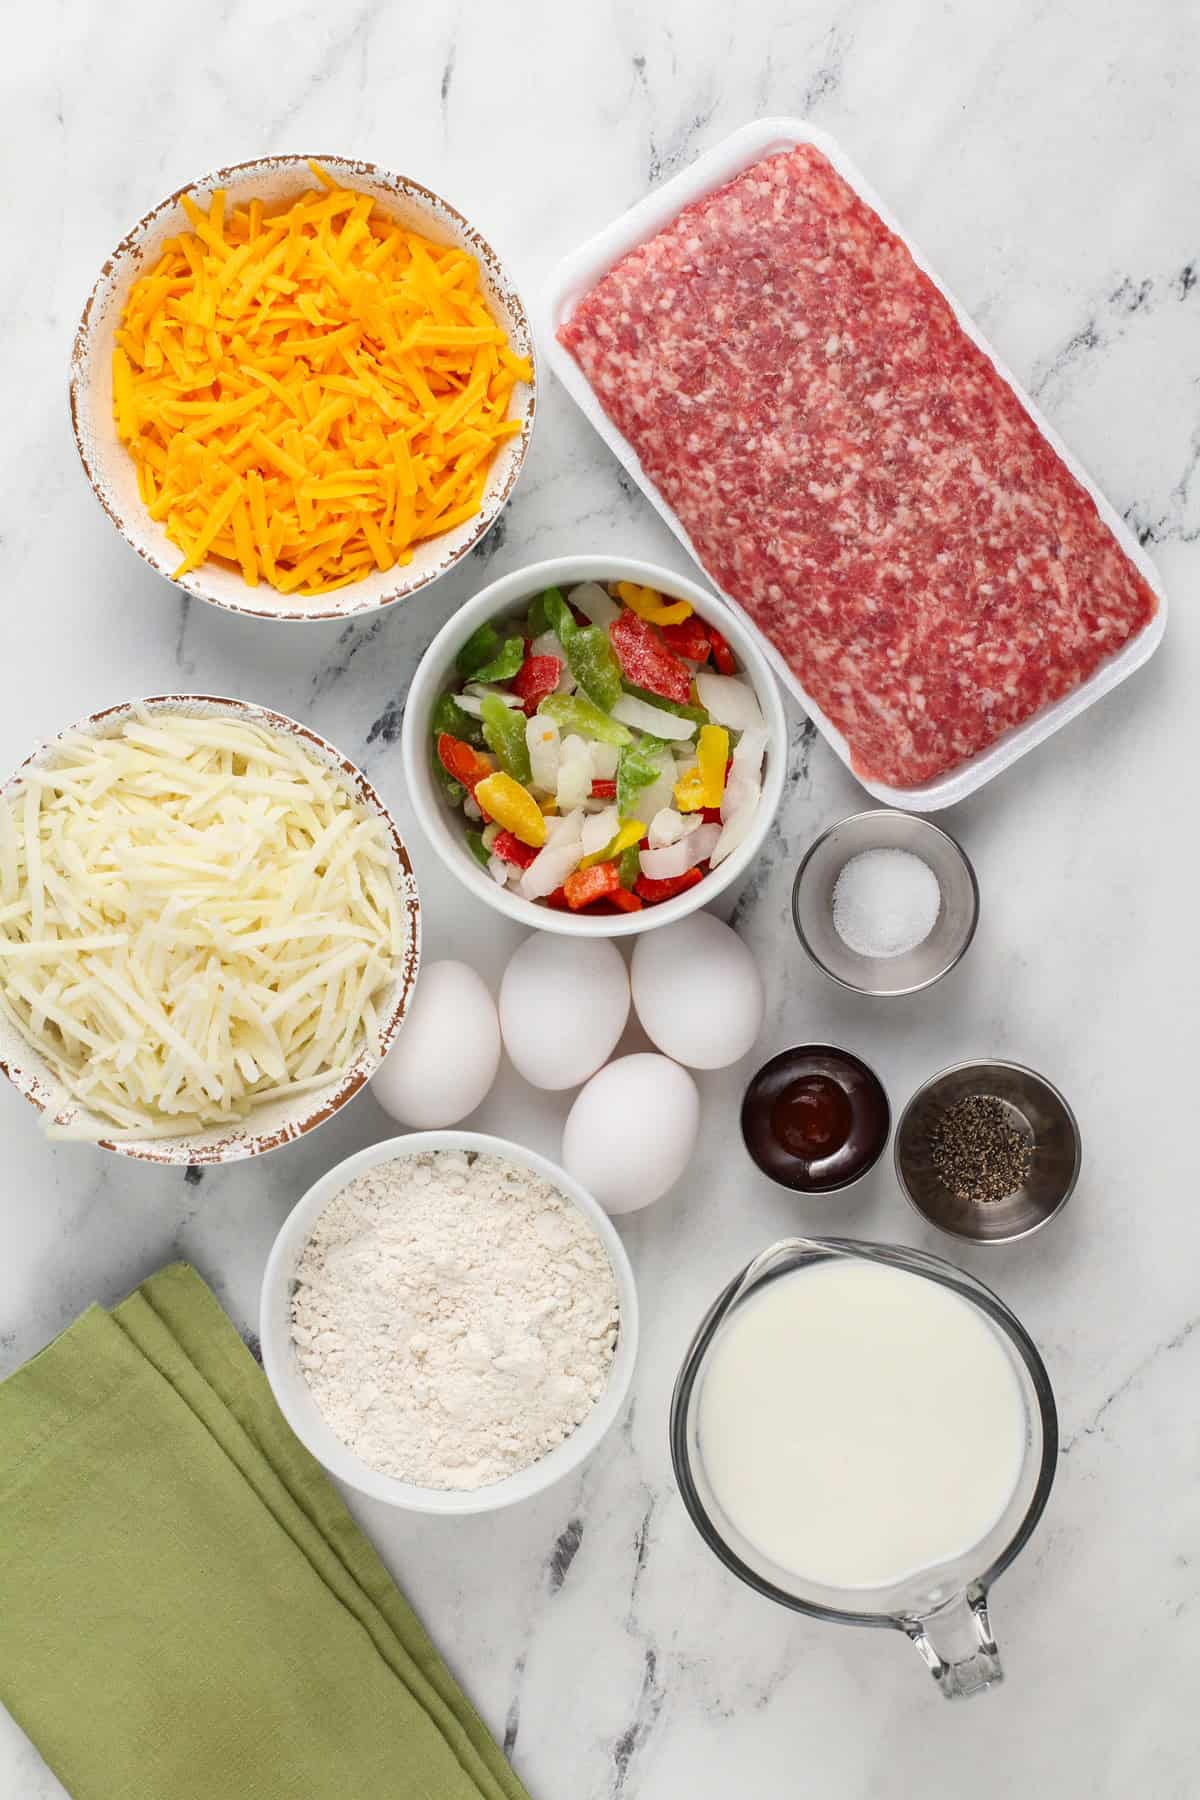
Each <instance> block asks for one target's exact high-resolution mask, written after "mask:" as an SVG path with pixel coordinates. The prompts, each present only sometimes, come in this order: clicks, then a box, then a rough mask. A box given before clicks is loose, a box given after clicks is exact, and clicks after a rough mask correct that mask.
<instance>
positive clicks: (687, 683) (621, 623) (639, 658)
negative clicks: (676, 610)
mask: <svg viewBox="0 0 1200 1800" xmlns="http://www.w3.org/2000/svg"><path fill="white" fill-rule="evenodd" d="M608 635H609V637H610V638H611V639H612V647H613V649H614V650H615V651H616V653H617V661H618V662H619V663H620V665H621V673H622V674H623V675H624V676H625V677H626V678H627V680H629V681H632V682H633V684H634V686H635V687H641V688H645V689H646V690H647V692H649V693H651V694H661V695H662V697H663V699H664V700H675V701H677V702H679V703H680V704H682V705H686V704H687V700H688V696H689V695H690V694H691V691H692V672H691V670H690V669H689V668H688V666H687V664H686V663H684V662H680V660H679V658H678V657H677V656H676V655H675V652H674V651H673V650H668V649H667V646H666V645H665V644H664V643H663V641H662V639H661V637H659V635H658V633H657V632H656V631H655V629H654V627H653V625H650V624H648V623H647V622H646V620H645V619H640V618H639V617H638V615H637V613H635V612H631V611H630V610H629V608H628V607H625V608H624V609H623V610H622V611H621V612H620V613H618V615H617V617H616V618H615V619H614V620H613V622H612V624H611V625H610V626H609V628H608Z"/></svg>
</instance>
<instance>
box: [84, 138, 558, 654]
mask: <svg viewBox="0 0 1200 1800" xmlns="http://www.w3.org/2000/svg"><path fill="white" fill-rule="evenodd" d="M308 160H309V159H308V158H307V157H304V156H261V157H257V158H256V159H255V160H254V161H253V162H244V163H234V164H233V165H232V166H231V167H229V168H227V169H215V170H213V172H212V173H211V174H208V175H201V176H200V177H199V179H198V180H196V181H190V182H189V183H188V184H187V186H186V187H182V188H180V189H178V191H177V192H176V193H174V194H171V195H169V196H168V198H167V199H166V200H163V201H161V202H160V203H159V205H158V206H156V207H155V208H154V209H153V211H151V212H148V213H147V214H146V215H145V217H144V218H142V219H140V220H139V221H138V223H137V224H136V225H135V226H134V227H133V229H132V231H129V232H127V233H126V235H125V236H124V237H123V238H122V239H121V242H120V243H119V244H118V245H117V247H116V249H115V250H114V251H113V253H112V255H111V256H110V257H109V258H108V260H107V261H106V263H105V264H104V267H103V269H102V270H101V271H100V275H99V277H98V279H97V281H96V285H95V287H94V288H93V289H92V291H91V293H90V295H89V296H88V301H87V305H86V306H85V307H84V309H83V317H82V319H81V320H80V322H79V329H78V331H77V333H76V336H75V346H74V349H73V351H72V353H71V419H72V423H73V424H74V427H75V442H76V444H77V445H78V448H79V455H80V457H81V459H82V461H83V466H84V470H85V472H86V474H87V478H88V480H89V481H90V482H91V484H92V487H93V489H94V491H95V494H96V498H97V499H98V500H99V502H100V504H101V506H102V507H103V508H104V510H105V512H106V513H107V514H108V516H109V518H110V519H111V520H112V522H113V524H114V525H115V526H116V527H117V530H118V531H119V532H120V533H121V536H122V537H123V538H124V539H125V540H126V542H127V543H129V544H131V545H132V546H133V548H134V549H135V550H136V551H137V553H138V555H139V556H141V557H142V558H144V560H145V561H146V562H148V563H149V564H150V565H151V567H152V568H155V569H157V570H158V572H159V574H160V575H164V576H166V578H167V580H168V581H173V582H174V583H175V585H176V587H179V588H182V589H183V590H184V592H185V593H188V594H195V595H196V597H197V598H198V599H201V600H208V601H211V603H212V604H213V605H214V606H222V607H225V608H227V609H228V610H229V611H230V612H239V613H249V614H251V615H252V616H253V617H255V618H259V619H281V620H314V619H346V618H350V617H351V616H353V615H354V614H357V613H364V612H375V611H377V610H378V609H379V608H380V607H382V606H389V605H391V603H392V602H393V601H395V600H403V599H406V598H407V597H408V595H410V594H415V593H417V592H418V590H419V589H421V588H424V587H428V585H429V583H430V582H432V581H436V580H437V579H438V577H439V576H440V575H444V574H446V572H447V571H448V570H449V569H452V568H453V567H454V565H455V564H456V563H457V562H458V561H459V560H460V559H461V558H462V557H463V556H465V555H466V553H467V551H468V550H471V549H473V548H474V546H475V545H476V544H478V543H479V541H480V539H481V538H482V537H483V536H484V534H485V533H486V532H487V531H488V530H490V528H491V526H492V525H494V524H495V522H496V520H497V518H498V517H499V516H500V513H501V511H502V510H503V508H504V506H505V504H506V503H507V501H508V498H509V496H510V495H511V493H512V491H513V488H514V486H515V485H516V480H517V476H518V475H519V474H520V472H521V468H522V465H523V463H524V460H525V453H526V451H527V449H528V447H529V439H530V436H531V434H532V431H533V417H534V408H535V387H536V381H537V375H536V369H535V373H534V381H533V382H532V383H530V384H529V385H528V386H526V385H525V384H524V383H519V384H518V386H517V387H516V388H515V389H514V392H513V399H512V404H511V407H510V413H511V416H512V417H513V418H519V419H521V420H522V422H523V424H524V430H523V431H520V432H517V433H515V434H514V435H513V436H512V437H511V438H507V439H506V440H505V441H504V442H503V443H502V444H501V445H500V448H499V449H498V450H497V452H496V455H495V457H494V459H493V461H492V465H491V469H490V472H489V475H488V483H487V489H486V491H485V493H484V497H483V504H482V505H481V507H480V509H479V512H478V513H477V514H476V515H475V517H474V518H473V519H467V520H465V521H464V523H463V524H461V525H458V526H455V527H454V529H453V530H451V531H447V532H443V533H442V535H441V536H440V537H434V538H426V539H424V540H423V541H422V542H421V543H419V544H415V545H414V546H413V558H412V561H411V562H410V563H407V564H406V565H405V566H404V567H403V568H400V567H393V568H391V569H387V570H376V571H374V572H373V573H371V574H369V575H364V576H363V578H362V579H361V581H356V582H354V583H352V584H351V585H350V586H349V587H344V588H336V589H335V590H334V591H333V593H330V594H313V595H311V596H310V597H309V598H307V599H305V598H304V597H303V596H300V595H295V594H278V593H276V592H275V589H274V588H272V587H270V586H268V585H267V584H266V583H260V585H259V586H258V587H256V588H252V587H249V586H247V584H246V582H245V581H243V579H242V577H241V575H240V574H238V572H237V571H236V570H234V569H229V568H226V567H225V566H224V565H223V564H220V563H215V562H204V563H201V565H200V567H199V568H197V569H193V570H191V571H190V572H189V573H188V574H186V575H181V576H179V577H178V579H176V577H175V576H174V575H173V574H172V570H174V569H176V568H178V566H179V561H180V556H181V554H182V553H181V551H180V549H179V546H178V545H177V544H173V543H172V542H171V540H170V539H169V538H168V536H167V534H166V532H165V530H164V529H163V527H162V526H161V525H160V524H158V523H157V522H156V521H155V520H153V519H151V518H150V516H149V514H148V513H147V511H146V508H145V506H144V505H143V503H142V500H141V497H140V495H139V494H138V489H137V474H136V471H135V468H134V463H133V458H132V457H131V456H130V454H129V452H128V450H126V448H125V446H124V444H122V443H121V441H120V439H119V438H118V436H117V431H116V426H115V424H114V422H113V408H112V353H113V344H114V341H115V333H116V330H117V327H118V325H119V324H120V322H121V313H122V311H123V310H124V306H125V301H126V298H127V296H128V294H129V290H130V288H131V287H132V286H133V283H134V282H135V281H136V280H137V278H138V276H139V275H141V274H142V272H143V270H145V269H146V268H147V267H152V266H153V264H154V262H155V260H156V258H157V257H158V255H159V253H160V251H161V248H162V245H163V243H164V242H165V241H166V240H167V239H168V238H172V237H175V236H177V235H179V234H180V233H181V232H188V231H190V230H191V228H192V227H191V222H190V220H189V219H188V216H187V214H186V213H185V212H184V210H183V206H182V203H181V202H182V196H183V195H184V194H187V195H189V196H193V195H194V196H197V197H198V198H199V199H200V200H201V201H202V202H203V200H204V199H205V198H206V197H207V196H208V195H209V194H211V193H212V191H213V189H214V188H219V187H221V188H224V189H225V192H226V194H227V196H228V201H227V204H228V205H229V206H230V207H233V206H237V205H240V204H241V203H242V202H243V201H245V200H250V199H258V200H263V201H265V202H267V203H268V204H269V205H271V206H272V207H275V206H278V205H279V204H281V203H284V202H287V201H290V200H293V199H295V198H296V197H297V196H298V195H299V194H301V193H303V192H305V191H306V190H308V189H311V188H313V187H315V186H316V178H315V176H314V175H313V173H312V170H311V169H310V168H309V166H308ZM313 161H315V162H318V163H320V164H321V166H322V168H325V169H328V171H329V173H330V174H331V175H332V176H333V177H334V178H335V179H336V180H337V181H340V182H343V183H344V184H345V185H346V186H347V187H352V188H356V189H358V190H359V191H360V192H362V193H365V194H370V195H372V196H373V198H374V199H376V200H377V201H378V202H379V204H380V206H381V207H382V208H383V209H384V210H385V211H386V212H387V213H389V214H390V215H391V216H392V217H393V218H395V219H398V220H400V221H401V222H402V223H403V224H405V225H407V226H410V227H411V228H412V229H413V230H416V231H419V232H421V233H422V234H423V235H424V236H425V237H428V238H431V239H432V240H433V241H434V242H435V243H439V244H461V245H462V247H463V248H464V249H466V250H469V251H470V252H471V254H472V255H473V256H474V257H476V258H477V260H478V262H479V270H480V277H481V281H482V284H483V289H484V292H485V293H486V295H487V298H488V302H489V304H490V306H491V309H492V312H493V313H494V314H495V316H496V318H497V320H498V321H499V323H500V324H501V325H502V326H503V327H504V329H505V331H507V333H508V335H509V339H510V341H511V343H512V347H513V349H514V351H515V352H516V354H517V355H518V356H528V357H530V358H531V359H532V358H533V356H534V343H533V333H532V331H531V330H530V327H529V319H528V315H527V314H526V311H525V306H524V303H523V302H522V300H521V297H520V295H519V294H518V292H517V289H516V286H515V284H514V282H513V281H512V279H511V277H510V276H509V275H508V273H507V271H506V270H505V268H504V265H503V264H502V263H501V261H500V259H499V257H498V256H497V255H496V252H495V251H494V250H493V249H492V247H491V245H490V244H489V243H487V241H486V240H485V239H484V238H483V237H481V236H480V234H479V232H478V231H476V230H475V228H474V226H473V225H471V224H469V223H468V221H467V220H466V219H464V218H463V216H462V214H461V213H460V212H457V211H456V210H455V208H454V207H453V206H451V205H450V204H449V202H448V201H446V200H443V199H442V198H441V196H440V195H439V194H435V193H433V192H432V191H431V190H430V189H429V188H425V187H422V186H421V185H420V184H419V183H418V182H415V181H410V180H409V179H408V177H407V176H405V175H394V174H392V173H391V172H390V170H387V169H380V168H377V167H376V165H375V164H374V163H369V162H356V161H353V160H351V159H350V158H347V157H344V156H317V157H314V158H313Z"/></svg>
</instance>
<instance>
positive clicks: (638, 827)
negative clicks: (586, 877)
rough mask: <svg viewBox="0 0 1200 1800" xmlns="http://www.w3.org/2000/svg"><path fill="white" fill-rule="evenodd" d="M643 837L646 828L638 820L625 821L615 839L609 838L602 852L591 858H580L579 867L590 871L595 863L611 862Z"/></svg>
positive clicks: (595, 853)
mask: <svg viewBox="0 0 1200 1800" xmlns="http://www.w3.org/2000/svg"><path fill="white" fill-rule="evenodd" d="M645 835H646V827H645V826H644V825H643V824H642V821H641V820H640V819H626V820H625V823H624V824H623V825H622V826H621V829H620V831H618V832H617V835H616V836H615V837H612V838H609V840H608V842H607V844H605V846H604V848H603V850H596V851H594V852H593V853H592V855H591V856H584V857H581V858H580V862H579V867H580V868H581V869H591V868H594V866H595V865H596V864H597V863H602V862H611V861H612V860H613V858H614V857H617V856H620V854H621V852H622V850H629V849H632V847H633V845H634V844H640V843H641V841H642V839H643V838H644V837H645Z"/></svg>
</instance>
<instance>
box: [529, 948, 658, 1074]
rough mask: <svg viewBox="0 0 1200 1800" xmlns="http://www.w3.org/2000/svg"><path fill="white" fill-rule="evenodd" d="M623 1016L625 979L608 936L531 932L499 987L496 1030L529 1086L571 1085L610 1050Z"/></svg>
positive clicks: (622, 1025) (626, 1000)
mask: <svg viewBox="0 0 1200 1800" xmlns="http://www.w3.org/2000/svg"><path fill="white" fill-rule="evenodd" d="M628 1017H629V976H628V974H627V972H626V969H625V963H624V961H623V959H622V957H621V953H620V951H619V950H618V949H617V947H616V945H615V944H613V943H611V942H610V941H609V939H608V938H570V937H558V936H555V935H552V934H551V933H549V932H542V931H535V932H534V933H533V935H532V936H531V937H527V938H526V939H525V942H524V943H523V944H519V945H518V946H517V948H516V949H515V950H514V951H513V954H512V956H511V957H510V958H509V963H508V967H507V969H505V971H504V979H503V980H502V981H501V983H500V1029H501V1031H502V1032H503V1034H504V1047H505V1049H506V1050H507V1051H508V1054H509V1056H510V1057H511V1059H512V1063H513V1067H514V1068H515V1069H516V1071H517V1073H518V1074H519V1075H523V1076H524V1077H525V1079H526V1081H528V1082H529V1083H530V1084H531V1085H532V1086H533V1087H537V1088H570V1087H578V1086H579V1084H580V1082H581V1081H586V1080H587V1078H588V1076H589V1075H594V1074H595V1072H596V1070H597V1069H598V1068H599V1067H600V1065H601V1063H603V1062H606V1061H607V1060H608V1058H609V1057H610V1056H611V1055H612V1053H613V1050H614V1049H615V1048H616V1044H617V1039H618V1038H619V1037H620V1035H621V1033H622V1032H623V1031H624V1029H625V1021H626V1019H627V1018H628Z"/></svg>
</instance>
